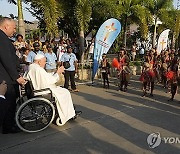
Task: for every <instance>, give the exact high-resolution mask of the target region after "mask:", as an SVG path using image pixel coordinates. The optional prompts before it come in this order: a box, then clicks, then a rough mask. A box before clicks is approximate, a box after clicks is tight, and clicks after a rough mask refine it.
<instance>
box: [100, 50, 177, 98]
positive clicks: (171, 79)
mask: <svg viewBox="0 0 180 154" xmlns="http://www.w3.org/2000/svg"><path fill="white" fill-rule="evenodd" d="M133 52H135V51H134V49H133ZM140 52H141V49H140ZM129 55H130V54H129ZM134 55H136V54H134ZM134 55H133V59H132V61H134V60H135V57H134ZM139 55H140V57H139V58H140V61H141V66H142V72H141V76H140V81H142V90H143V94H142V96H143V97H145V96H146V95H147V92H148V91H150V96H153V91H154V87H155V83H157V84H162V85H163V88H165V89H167V92H169V93H171V98H170V99H169V101H173V99H174V96H175V94H176V93H177V90H178V89H177V88H178V85H180V52H178V51H175V50H170V49H169V50H164V51H162V52H161V53H160V54H157V51H156V50H155V49H151V50H149V51H146V52H144V55H143V56H142V54H141V53H140V54H139ZM117 57H118V58H117V59H113V62H112V65H113V66H114V67H115V68H116V70H117V78H118V83H119V89H118V90H121V91H127V86H128V84H129V79H130V74H131V69H130V66H129V63H130V59H131V58H130V56H128V53H127V52H126V50H125V49H123V48H122V49H120V51H119V52H118V56H117ZM102 61H104V59H103V60H102ZM107 69H108V67H107ZM104 76H105V75H102V77H103V80H104V84H105V79H106V80H107V81H108V78H107V77H106V78H105V77H104Z"/></svg>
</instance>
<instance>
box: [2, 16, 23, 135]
mask: <svg viewBox="0 0 180 154" xmlns="http://www.w3.org/2000/svg"><path fill="white" fill-rule="evenodd" d="M15 32H16V24H15V21H14V20H13V19H10V18H7V17H3V18H0V83H1V82H2V81H3V80H4V81H6V83H7V86H8V88H7V92H6V94H5V98H6V100H7V111H6V113H5V117H4V120H3V123H2V133H3V134H7V133H15V132H16V129H15V127H14V124H15V121H14V117H15V110H16V98H17V89H18V88H17V87H18V84H24V83H25V80H24V79H23V78H22V77H21V76H20V75H19V72H18V67H19V65H18V64H19V62H18V57H17V56H16V50H15V48H14V45H13V44H12V42H11V41H10V40H9V37H12V36H13V35H14V33H15Z"/></svg>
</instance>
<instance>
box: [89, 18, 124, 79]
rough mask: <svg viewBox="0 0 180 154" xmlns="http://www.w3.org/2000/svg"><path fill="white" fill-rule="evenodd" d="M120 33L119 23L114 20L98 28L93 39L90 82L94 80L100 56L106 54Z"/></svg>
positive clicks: (107, 21) (109, 20)
mask: <svg viewBox="0 0 180 154" xmlns="http://www.w3.org/2000/svg"><path fill="white" fill-rule="evenodd" d="M120 31H121V23H120V22H119V21H118V20H117V19H114V18H111V19H108V20H106V21H105V22H104V23H103V24H102V25H101V27H100V28H99V30H98V32H97V34H96V37H95V46H94V61H93V72H92V80H93V79H94V77H95V75H96V72H97V70H98V67H99V61H100V60H101V59H102V54H103V53H107V52H108V50H109V48H110V47H111V45H112V44H113V42H114V40H115V39H116V37H117V36H118V35H119V33H120Z"/></svg>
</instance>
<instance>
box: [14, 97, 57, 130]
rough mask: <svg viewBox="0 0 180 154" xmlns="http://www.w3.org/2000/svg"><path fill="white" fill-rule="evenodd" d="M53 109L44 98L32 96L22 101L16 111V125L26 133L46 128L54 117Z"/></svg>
mask: <svg viewBox="0 0 180 154" xmlns="http://www.w3.org/2000/svg"><path fill="white" fill-rule="evenodd" d="M54 115H55V109H54V106H53V105H52V103H51V102H50V101H49V100H47V99H45V98H32V99H29V100H28V101H26V102H24V103H23V104H22V105H21V106H20V107H19V109H18V110H17V113H16V123H17V125H18V127H19V128H20V129H21V130H23V131H25V132H28V133H33V132H39V131H42V130H44V129H45V128H47V127H48V126H49V125H50V124H51V122H52V121H53V119H54Z"/></svg>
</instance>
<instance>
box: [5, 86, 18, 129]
mask: <svg viewBox="0 0 180 154" xmlns="http://www.w3.org/2000/svg"><path fill="white" fill-rule="evenodd" d="M18 92H19V89H18V85H8V88H7V92H6V95H5V97H6V100H7V104H6V105H7V106H4V107H5V108H7V110H6V112H5V116H4V120H3V123H2V129H3V130H6V129H11V128H12V127H13V126H14V125H15V111H16V98H17V97H18V95H17V94H19V93H18Z"/></svg>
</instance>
